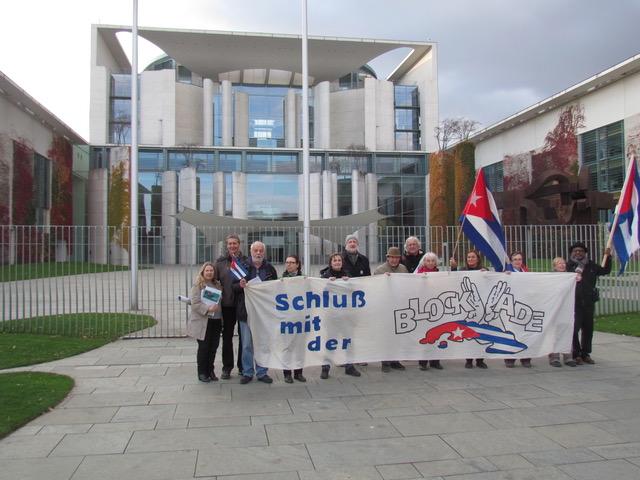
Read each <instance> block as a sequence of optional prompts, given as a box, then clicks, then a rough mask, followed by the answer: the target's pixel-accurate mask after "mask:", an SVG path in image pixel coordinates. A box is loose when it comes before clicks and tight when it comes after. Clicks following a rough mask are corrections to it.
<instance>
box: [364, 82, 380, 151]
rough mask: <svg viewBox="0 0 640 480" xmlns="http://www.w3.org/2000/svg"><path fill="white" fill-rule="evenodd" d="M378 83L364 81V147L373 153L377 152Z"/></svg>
mask: <svg viewBox="0 0 640 480" xmlns="http://www.w3.org/2000/svg"><path fill="white" fill-rule="evenodd" d="M376 82H377V80H376V79H375V78H365V79H364V146H365V147H366V148H367V150H371V151H375V150H376Z"/></svg>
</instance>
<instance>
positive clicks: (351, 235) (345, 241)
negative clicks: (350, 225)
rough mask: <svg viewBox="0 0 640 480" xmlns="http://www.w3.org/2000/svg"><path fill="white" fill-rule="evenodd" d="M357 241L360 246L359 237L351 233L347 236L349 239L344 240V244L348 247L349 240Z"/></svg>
mask: <svg viewBox="0 0 640 480" xmlns="http://www.w3.org/2000/svg"><path fill="white" fill-rule="evenodd" d="M351 239H353V240H355V241H356V243H357V244H358V245H360V241H359V240H358V237H356V236H355V235H354V234H353V233H350V234H349V235H347V238H345V239H344V244H345V245H346V244H347V243H349V240H351Z"/></svg>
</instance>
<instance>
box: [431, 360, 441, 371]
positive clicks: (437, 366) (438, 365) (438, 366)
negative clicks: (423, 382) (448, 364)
mask: <svg viewBox="0 0 640 480" xmlns="http://www.w3.org/2000/svg"><path fill="white" fill-rule="evenodd" d="M429 366H430V367H431V368H435V369H436V370H442V364H441V363H440V360H430V361H429Z"/></svg>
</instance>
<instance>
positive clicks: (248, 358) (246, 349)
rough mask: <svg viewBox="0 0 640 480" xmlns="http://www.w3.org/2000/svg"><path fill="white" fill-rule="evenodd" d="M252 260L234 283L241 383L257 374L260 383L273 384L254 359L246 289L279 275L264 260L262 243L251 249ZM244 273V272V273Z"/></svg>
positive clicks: (264, 369) (248, 380) (256, 243)
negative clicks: (250, 285) (240, 349)
mask: <svg viewBox="0 0 640 480" xmlns="http://www.w3.org/2000/svg"><path fill="white" fill-rule="evenodd" d="M249 251H250V253H251V260H250V263H249V265H248V266H247V271H246V276H244V277H243V278H241V279H240V280H239V281H238V282H234V283H233V289H234V292H235V293H236V294H237V295H238V302H237V307H236V308H237V317H238V325H239V327H240V331H241V332H242V333H241V337H240V338H241V339H242V378H241V379H240V383H241V384H242V385H246V384H247V383H249V382H250V381H251V380H252V379H253V374H254V372H255V374H256V377H257V378H258V381H259V382H263V383H273V379H272V378H271V377H270V376H269V375H268V374H267V372H268V369H267V368H266V367H262V366H260V365H258V364H257V363H255V361H254V358H253V337H252V336H251V329H250V328H249V324H248V323H247V308H246V305H245V298H244V289H245V288H246V287H247V284H248V282H249V281H250V280H253V279H256V278H257V279H259V280H260V281H261V282H266V281H269V280H276V279H277V278H278V273H277V272H276V269H275V268H273V265H271V264H270V263H269V262H267V260H266V259H265V258H264V252H265V246H264V243H262V242H253V243H252V244H251V247H250V248H249ZM243 273H244V272H243Z"/></svg>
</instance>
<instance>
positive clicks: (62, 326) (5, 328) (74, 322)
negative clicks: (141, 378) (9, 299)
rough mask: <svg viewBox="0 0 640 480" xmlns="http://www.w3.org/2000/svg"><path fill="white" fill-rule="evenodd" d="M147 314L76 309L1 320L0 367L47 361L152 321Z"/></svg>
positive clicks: (84, 348) (84, 350)
mask: <svg viewBox="0 0 640 480" xmlns="http://www.w3.org/2000/svg"><path fill="white" fill-rule="evenodd" d="M155 323H156V322H155V320H154V319H153V318H152V317H150V316H148V315H134V314H129V313H78V314H67V315H55V316H49V317H37V318H25V319H23V320H11V321H6V322H2V323H1V324H0V328H1V329H2V332H0V369H3V368H13V367H19V366H24V365H33V364H36V363H43V362H50V361H52V360H58V359H60V358H65V357H70V356H72V355H77V354H79V353H82V352H86V351H88V350H92V349H94V348H98V347H101V346H102V345H105V344H107V343H109V342H112V341H113V340H115V339H117V338H119V337H121V336H123V335H126V334H127V333H130V332H135V331H138V330H142V329H144V328H148V327H151V326H153V325H155Z"/></svg>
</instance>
